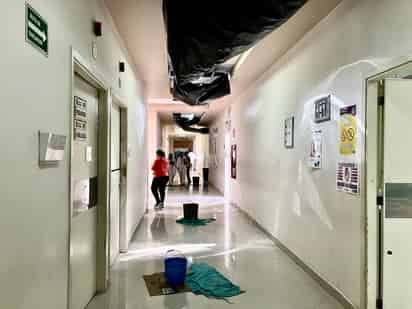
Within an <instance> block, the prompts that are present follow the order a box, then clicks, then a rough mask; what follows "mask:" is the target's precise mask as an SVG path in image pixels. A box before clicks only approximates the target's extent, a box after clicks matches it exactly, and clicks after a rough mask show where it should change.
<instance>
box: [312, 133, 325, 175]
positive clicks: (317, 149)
mask: <svg viewBox="0 0 412 309" xmlns="http://www.w3.org/2000/svg"><path fill="white" fill-rule="evenodd" d="M322 139H323V134H322V131H321V130H313V131H312V141H311V143H310V153H309V166H310V167H311V168H313V169H320V168H322V146H323V145H322V144H323V142H322Z"/></svg>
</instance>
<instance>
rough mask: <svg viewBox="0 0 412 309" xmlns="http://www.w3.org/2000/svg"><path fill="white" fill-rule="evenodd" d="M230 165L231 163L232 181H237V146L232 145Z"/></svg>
mask: <svg viewBox="0 0 412 309" xmlns="http://www.w3.org/2000/svg"><path fill="white" fill-rule="evenodd" d="M230 163H231V169H230V170H231V176H232V179H236V177H237V170H236V168H237V147H236V145H232V149H231V152H230Z"/></svg>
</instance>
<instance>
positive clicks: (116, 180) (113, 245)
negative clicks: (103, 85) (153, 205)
mask: <svg viewBox="0 0 412 309" xmlns="http://www.w3.org/2000/svg"><path fill="white" fill-rule="evenodd" d="M120 179H121V162H120V108H119V107H118V106H117V105H113V106H112V117H111V192H110V264H111V265H112V264H113V263H114V262H115V261H116V258H117V255H118V254H119V251H120V246H119V241H120V238H119V234H120V184H121V181H120Z"/></svg>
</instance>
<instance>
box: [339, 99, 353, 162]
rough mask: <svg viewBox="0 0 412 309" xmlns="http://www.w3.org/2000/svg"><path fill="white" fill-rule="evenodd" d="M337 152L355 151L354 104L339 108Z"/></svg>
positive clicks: (344, 153) (351, 153) (349, 153)
mask: <svg viewBox="0 0 412 309" xmlns="http://www.w3.org/2000/svg"><path fill="white" fill-rule="evenodd" d="M339 133H340V142H339V152H340V154H341V155H354V154H355V153H356V142H357V141H356V134H357V121H356V105H352V106H347V107H344V108H341V109H340V121H339Z"/></svg>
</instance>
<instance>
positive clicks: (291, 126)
mask: <svg viewBox="0 0 412 309" xmlns="http://www.w3.org/2000/svg"><path fill="white" fill-rule="evenodd" d="M294 144H295V117H289V118H287V119H286V120H285V126H284V145H285V147H286V148H293V147H294Z"/></svg>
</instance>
